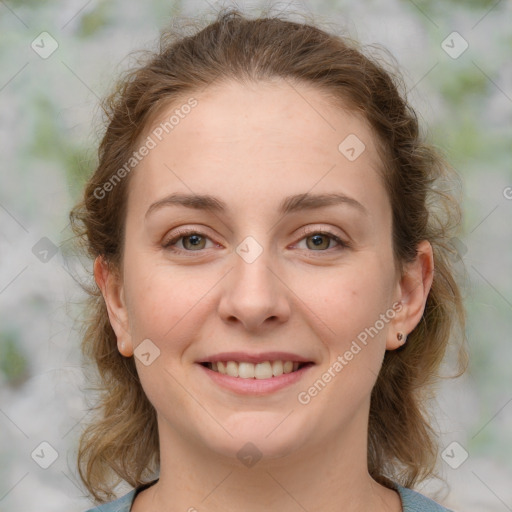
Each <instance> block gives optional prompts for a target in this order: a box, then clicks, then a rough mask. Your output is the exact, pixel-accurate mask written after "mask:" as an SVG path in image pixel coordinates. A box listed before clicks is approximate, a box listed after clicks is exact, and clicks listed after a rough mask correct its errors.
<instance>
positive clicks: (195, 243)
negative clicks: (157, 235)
mask: <svg viewBox="0 0 512 512" xmlns="http://www.w3.org/2000/svg"><path fill="white" fill-rule="evenodd" d="M182 239H183V240H182ZM180 240H182V242H181V243H182V247H183V248H180V247H178V248H176V249H174V248H172V246H173V245H176V243H177V242H179V241H180ZM207 240H210V239H209V238H208V237H207V236H206V235H205V234H204V233H201V232H199V231H194V230H182V231H178V232H177V233H175V236H174V237H173V238H172V239H170V240H168V241H167V242H164V244H163V247H164V249H171V250H174V251H176V252H195V251H200V250H201V249H205V244H206V241H207Z"/></svg>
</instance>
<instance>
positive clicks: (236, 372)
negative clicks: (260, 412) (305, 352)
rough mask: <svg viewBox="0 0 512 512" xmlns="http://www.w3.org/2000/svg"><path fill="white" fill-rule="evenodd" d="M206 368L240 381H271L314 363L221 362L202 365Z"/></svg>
mask: <svg viewBox="0 0 512 512" xmlns="http://www.w3.org/2000/svg"><path fill="white" fill-rule="evenodd" d="M200 364H201V365H202V366H204V367H205V368H208V369H209V370H212V371H214V372H217V373H220V374H222V375H227V376H229V377H238V378H240V379H271V378H273V377H279V376H280V375H283V374H287V373H293V372H296V371H299V370H301V369H302V368H305V367H308V366H312V365H313V364H314V363H312V362H307V363H304V362H297V361H264V362H261V363H256V364H254V363H248V362H243V361H241V362H238V361H219V362H214V363H211V362H203V363H200Z"/></svg>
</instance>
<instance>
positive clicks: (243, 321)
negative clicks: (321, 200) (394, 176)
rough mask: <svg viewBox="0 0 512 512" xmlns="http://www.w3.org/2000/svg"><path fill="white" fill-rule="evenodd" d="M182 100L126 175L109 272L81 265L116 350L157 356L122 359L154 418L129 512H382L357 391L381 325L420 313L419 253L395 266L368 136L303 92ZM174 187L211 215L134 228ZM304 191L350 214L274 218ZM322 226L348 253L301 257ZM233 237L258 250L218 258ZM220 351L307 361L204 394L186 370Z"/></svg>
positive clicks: (357, 121)
mask: <svg viewBox="0 0 512 512" xmlns="http://www.w3.org/2000/svg"><path fill="white" fill-rule="evenodd" d="M194 97H195V98H197V100H198V105H197V106H196V107H195V108H194V109H193V110H192V112H191V113H190V114H189V115H188V116H186V117H185V118H184V119H182V120H180V123H179V125H177V126H176V127H175V128H174V130H173V131H172V132H170V134H169V135H167V136H166V137H165V138H164V140H163V141H162V142H160V143H159V144H158V145H157V147H156V148H154V149H152V150H151V151H150V153H149V155H148V156H147V157H146V158H144V160H143V161H142V162H141V163H140V164H139V166H138V167H137V169H136V170H134V171H133V174H132V175H131V178H130V179H131V182H130V186H129V196H128V208H127V217H126V239H125V252H124V257H123V266H122V271H121V275H120V277H117V276H116V274H115V273H114V272H112V271H110V270H109V269H108V267H107V265H106V264H105V262H104V261H103V259H102V258H97V260H96V262H95V267H94V270H95V278H96V282H97V283H98V285H99V287H100V288H101V290H102V293H103V296H104V298H105V301H106V303H107V307H108V312H109V316H110V321H111V324H112V327H113V329H114V331H115V333H116V335H117V339H118V348H119V351H120V352H121V354H123V355H124V356H125V357H132V356H133V352H134V349H135V348H136V347H137V346H138V344H139V343H141V342H142V341H143V340H145V339H147V338H149V339H150V340H151V341H152V343H154V345H156V346H157V347H158V349H159V350H160V355H159V357H157V358H156V359H155V360H154V361H153V362H152V363H151V364H150V365H148V366H145V365H144V364H142V363H141V361H140V360H139V359H138V358H137V357H136V358H135V361H136V365H137V371H138V373H139V376H140V379H141V383H142V386H143V388H144V391H145V393H146V394H147V396H148V398H149V400H150V401H151V403H152V404H153V406H154V407H155V409H156V411H157V417H158V428H159V438H160V449H161V472H160V480H159V482H157V483H156V484H155V485H153V486H152V487H150V488H149V489H147V490H145V491H142V492H141V493H139V494H138V496H137V498H136V500H135V502H134V505H133V508H132V510H133V511H134V512H149V511H150V510H159V511H162V512H170V511H178V510H180V511H185V510H189V509H190V510H194V509H192V508H191V507H195V509H197V510H205V511H209V512H218V511H219V512H220V511H224V512H225V511H235V510H244V511H248V512H256V511H258V512H259V511H261V510H272V511H280V512H292V511H293V512H294V511H298V510H304V509H306V510H308V511H309V512H317V511H323V512H326V511H327V512H330V511H332V512H334V511H337V512H339V511H340V510H343V511H345V512H356V511H368V510H383V511H391V512H398V511H400V510H402V507H401V503H400V498H399V495H398V493H397V492H396V491H394V490H390V489H388V488H386V487H384V486H382V485H380V484H378V483H377V482H375V481H374V480H373V479H372V478H371V477H370V475H369V474H368V468H367V458H366V457H367V441H366V439H367V428H368V411H369V405H370V393H371V390H372V388H373V386H374V384H375V380H376V377H377V375H378V372H379V369H380V367H381V364H382V359H383V357H384V354H385V351H386V350H395V349H396V348H398V347H399V346H400V345H401V344H402V342H400V341H398V340H397V333H398V332H402V333H404V334H407V333H409V332H411V331H412V330H413V329H414V327H415V326H416V325H417V324H418V322H419V321H420V319H421V317H422V314H423V311H424V307H425V302H426V299H427V295H428V292H429V290H430V286H431V283H432V271H433V256H432V248H431V246H430V244H429V243H428V242H427V241H424V242H422V243H421V244H420V245H419V247H418V256H417V258H416V260H415V261H414V262H412V263H410V264H408V265H407V266H406V267H405V268H404V271H403V273H402V274H399V273H398V271H397V266H396V262H395V261H394V258H393V252H392V244H391V241H392V238H391V233H392V229H391V205H390V202H389V198H388V196H387V193H386V190H385V188H384V185H383V182H382V177H381V176H380V175H379V165H380V160H379V156H378V154H377V150H376V147H375V144H374V139H373V135H372V132H371V131H370V129H369V127H368V125H367V123H365V122H364V120H363V119H361V118H359V117H356V116H355V115H354V114H353V113H351V112H350V111H349V110H348V109H341V108H339V107H335V106H333V104H332V103H329V102H328V100H327V99H326V97H325V96H324V95H323V94H322V92H321V91H318V90H316V89H314V88H313V87H311V86H309V85H305V84H301V85H294V87H293V88H291V87H290V85H289V84H288V83H287V82H285V81H283V80H276V81H273V82H269V83H257V84H240V83H235V82H227V83H223V84H220V85H216V86H215V87H213V86H210V87H209V88H207V89H206V90H204V91H202V92H198V93H197V94H194ZM185 100H186V99H185ZM184 102H185V101H184ZM175 108H176V105H173V106H172V107H166V108H165V109H163V110H162V112H161V114H162V115H161V118H159V119H158V122H159V121H160V120H161V119H164V118H168V117H169V115H171V114H172V112H173V111H174V109H175ZM155 125H156V124H153V125H152V126H155ZM150 128H152V127H150ZM150 133H151V132H150V129H148V130H147V131H146V132H145V134H144V136H143V138H145V137H147V135H149V134H150ZM349 134H356V135H357V137H358V138H359V139H360V140H362V141H363V142H364V144H365V145H366V149H365V150H364V151H363V153H362V154H361V155H360V156H359V157H358V158H357V159H356V160H354V161H349V160H348V159H347V158H346V157H345V156H344V155H343V154H342V153H340V151H339V150H338V145H339V144H340V142H341V141H343V140H344V139H345V138H346V137H347V136H348V135H349ZM141 139H142V138H141ZM175 192H180V193H186V194H188V193H195V194H211V195H214V196H216V197H218V198H219V199H221V200H222V201H224V202H225V203H226V204H227V206H228V210H227V212H226V213H224V214H213V213H212V212H208V211H199V210H194V209H190V208H186V207H184V206H176V205H175V206H170V207H164V208H161V209H159V210H158V211H155V212H153V213H151V214H150V215H149V216H148V217H147V218H146V219H145V214H146V212H147V210H148V208H149V207H150V205H151V204H153V203H154V202H155V201H157V200H159V199H161V198H163V197H165V196H167V195H168V194H171V193H175ZM305 192H310V193H312V194H313V193H314V194H317V193H318V194H319V193H332V192H340V193H343V194H345V195H347V196H350V197H352V198H353V199H355V200H357V201H358V202H359V203H361V204H362V205H363V206H364V208H365V209H366V211H367V213H366V214H364V213H362V212H361V211H359V210H358V209H357V208H355V207H352V206H350V205H347V204H339V205H334V206H328V207H324V208H321V209H318V210H311V211H307V210H305V211H299V212H295V213H291V214H289V215H286V216H283V215H280V214H279V212H278V205H279V203H280V201H281V200H282V199H283V198H285V197H287V196H289V195H293V194H300V193H305ZM180 226H181V227H190V228H191V229H192V230H194V229H195V230H197V231H198V232H199V233H201V234H203V235H204V236H205V237H207V238H206V240H203V241H200V242H199V250H198V249H195V247H194V246H193V244H192V243H190V239H187V238H181V239H179V240H178V241H177V242H176V243H175V244H174V246H173V248H174V249H178V250H179V249H181V251H182V252H181V253H180V254H178V253H177V252H173V250H172V248H164V247H163V245H164V244H165V242H167V241H168V240H171V239H172V238H174V234H175V233H176V228H178V227H180ZM305 226H308V227H310V228H311V232H310V233H308V234H304V233H303V232H302V231H301V228H303V227H305ZM315 230H316V231H315ZM325 230H329V231H332V232H333V234H335V235H336V236H339V237H340V238H341V239H342V240H344V241H347V242H349V243H350V246H349V247H346V248H345V247H343V246H340V245H338V243H337V242H336V241H334V240H331V241H330V242H329V240H330V238H329V237H328V236H326V237H320V242H321V243H318V242H317V243H318V244H319V245H320V248H318V246H316V245H315V244H314V243H313V241H312V239H313V238H314V234H315V233H318V231H320V232H321V231H325ZM247 236H252V237H253V238H254V239H255V240H256V241H257V242H258V243H259V245H260V246H261V248H262V251H263V252H262V253H261V255H260V256H259V257H258V258H257V259H256V260H255V261H254V262H252V263H247V262H246V261H245V260H244V259H243V258H241V257H240V256H239V255H238V254H237V253H236V252H235V250H236V248H237V246H238V245H239V244H240V243H241V242H242V241H243V240H244V239H245V237H247ZM317 236H318V234H317ZM201 240H202V239H201ZM184 244H187V245H184ZM187 250H188V252H187ZM395 302H400V303H401V309H400V312H398V313H396V315H394V318H392V319H391V320H389V321H388V322H387V323H385V326H384V328H382V329H381V330H380V331H379V332H378V334H377V335H376V336H374V337H373V339H371V341H370V342H369V343H368V344H367V346H365V347H364V348H363V349H362V350H361V351H360V352H359V353H358V354H357V355H356V356H354V358H353V359H352V360H351V361H350V362H349V364H347V365H346V366H345V367H344V368H343V370H342V371H341V372H339V373H338V374H337V375H336V377H335V378H333V379H332V380H331V382H329V383H328V385H327V386H325V388H324V389H322V391H321V392H320V393H318V395H317V396H316V397H314V398H313V399H312V400H311V401H310V402H309V403H308V404H307V405H303V404H301V403H299V402H298V399H297V396H298V393H300V392H301V391H305V390H307V389H308V388H309V387H310V386H311V385H312V384H313V383H314V382H315V381H316V380H317V379H318V378H320V377H321V376H322V374H323V373H324V372H325V371H326V370H327V369H328V368H329V367H330V366H332V363H333V362H334V361H335V360H336V358H337V357H338V356H339V355H343V354H344V353H345V352H346V351H347V350H348V349H349V348H350V344H351V342H352V341H353V340H355V339H356V337H357V335H358V334H359V333H361V332H362V331H364V329H365V328H368V327H370V326H373V325H374V324H375V322H376V320H378V319H379V316H380V315H381V314H383V313H386V312H387V311H389V310H390V308H391V307H392V305H393V303H395ZM233 350H237V351H238V350H240V351H247V352H251V353H254V352H263V351H270V350H282V351H289V352H293V353H296V354H300V355H303V356H305V357H307V358H309V359H311V360H313V361H315V363H316V366H315V367H313V368H312V369H310V370H309V374H308V376H307V377H304V378H303V379H301V380H300V381H299V382H297V383H295V384H293V385H291V386H288V387H286V388H284V389H282V390H280V391H277V392H275V393H274V394H272V395H267V396H248V395H244V396H242V395H237V394H236V393H234V392H231V391H228V390H225V389H222V388H220V387H218V386H217V385H216V384H212V382H211V381H210V379H209V378H208V376H207V375H206V374H205V372H204V370H203V369H202V368H200V367H199V366H198V365H197V364H196V361H200V360H201V358H203V359H204V358H205V357H206V356H210V355H213V354H216V353H219V352H223V351H233ZM247 442H252V443H253V444H254V445H256V446H257V448H258V450H259V451H260V452H261V453H262V454H263V456H262V458H261V459H260V460H259V461H258V462H257V463H256V464H255V465H254V466H252V467H246V466H244V465H243V464H242V463H241V462H240V461H239V460H238V458H237V452H238V451H239V450H240V449H241V448H242V447H243V446H244V445H245V443H247Z"/></svg>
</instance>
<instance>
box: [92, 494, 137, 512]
mask: <svg viewBox="0 0 512 512" xmlns="http://www.w3.org/2000/svg"><path fill="white" fill-rule="evenodd" d="M137 491H138V489H132V490H131V491H130V492H128V493H126V494H125V495H124V496H121V498H118V499H117V500H115V501H109V502H108V503H104V504H103V505H98V506H97V507H94V508H90V509H89V510H86V511H85V512H130V509H131V507H132V504H133V501H134V499H135V494H136V492H137Z"/></svg>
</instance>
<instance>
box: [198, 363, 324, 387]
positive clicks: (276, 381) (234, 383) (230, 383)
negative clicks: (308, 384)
mask: <svg viewBox="0 0 512 512" xmlns="http://www.w3.org/2000/svg"><path fill="white" fill-rule="evenodd" d="M221 355H222V354H221ZM288 355H290V354H288ZM224 356H225V355H222V357H224ZM257 357H259V356H257ZM236 360H237V359H235V361H236ZM291 360H292V359H287V361H291ZM216 361H226V360H225V359H218V360H217V359H215V360H213V361H212V362H216ZM228 361H233V359H228ZM266 361H268V359H266ZM301 361H302V360H301ZM250 362H252V361H250ZM304 362H308V361H304ZM309 362H311V361H309ZM311 363H312V362H311ZM196 364H197V366H198V367H199V368H200V369H201V370H202V371H203V372H206V375H207V376H208V377H210V379H212V380H213V382H215V383H216V384H217V385H219V386H220V387H222V388H224V389H228V390H229V391H233V392H235V393H237V394H241V395H267V394H270V393H274V392H276V391H279V390H280V389H283V388H285V387H287V386H291V385H292V384H295V383H296V382H298V381H299V380H300V379H301V378H302V377H303V376H304V375H305V374H306V373H307V372H308V371H309V369H310V368H313V366H315V364H314V363H312V364H308V365H307V366H304V367H302V368H300V369H299V370H297V371H295V372H291V373H283V374H282V375H279V377H270V378H269V379H242V378H240V377H230V376H229V375H224V374H222V373H218V372H216V371H214V370H210V369H209V368H207V367H206V366H203V365H201V364H200V363H196Z"/></svg>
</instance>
